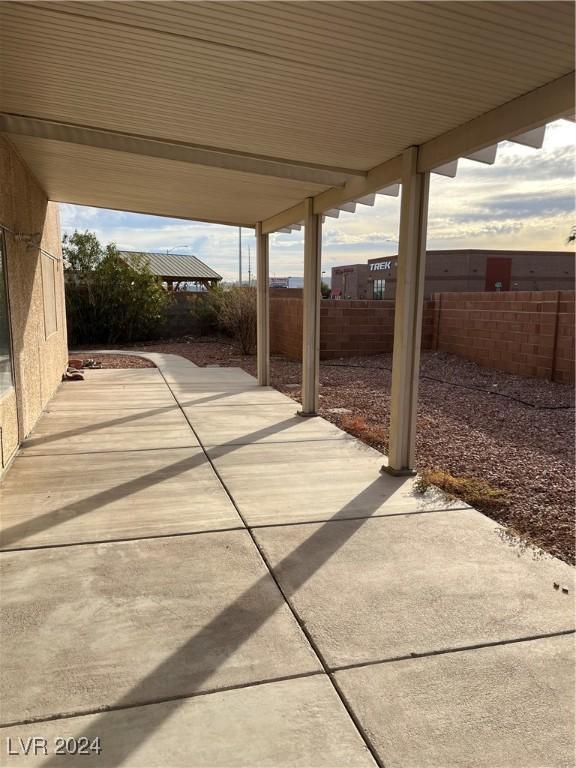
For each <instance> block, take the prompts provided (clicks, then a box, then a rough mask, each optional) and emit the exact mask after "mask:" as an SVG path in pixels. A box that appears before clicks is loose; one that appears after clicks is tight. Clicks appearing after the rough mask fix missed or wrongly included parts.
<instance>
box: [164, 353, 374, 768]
mask: <svg viewBox="0 0 576 768" xmlns="http://www.w3.org/2000/svg"><path fill="white" fill-rule="evenodd" d="M158 370H159V371H160V374H161V375H162V378H163V379H164V381H165V382H166V386H167V387H168V389H169V390H170V392H171V394H172V397H173V398H174V400H175V401H176V403H177V405H178V407H179V408H180V410H181V411H182V413H183V415H184V417H185V419H186V421H187V422H188V425H189V427H190V429H191V430H192V432H193V433H194V436H195V437H196V439H197V440H198V443H199V444H200V447H201V448H202V451H203V452H204V455H205V457H206V459H207V461H208V462H209V464H210V466H211V467H212V470H213V471H214V473H215V474H216V477H217V478H218V480H219V482H220V484H221V485H222V488H223V490H224V491H225V493H226V494H227V496H228V498H229V499H230V502H231V504H232V505H233V506H234V509H235V510H236V512H237V513H238V516H239V517H240V519H241V520H242V523H243V524H244V526H245V528H246V530H247V532H248V535H249V536H250V538H251V540H252V543H253V545H254V547H255V548H256V551H257V552H258V554H259V555H260V558H261V560H262V563H263V565H264V567H265V568H266V570H267V571H268V575H269V576H270V578H271V579H272V581H273V582H274V584H275V585H276V588H277V589H278V592H279V593H280V595H281V596H282V599H283V600H284V603H285V604H286V606H287V608H288V610H289V611H290V613H291V614H292V617H293V618H294V621H295V622H296V623H297V624H298V626H299V627H300V630H301V631H302V634H303V635H304V637H305V638H306V640H307V641H308V644H309V645H310V648H311V649H312V651H313V653H314V654H315V656H316V658H317V659H318V663H319V664H320V666H321V667H322V673H324V674H325V675H326V677H327V679H328V680H329V681H330V683H331V684H332V687H333V689H334V692H335V693H336V695H337V696H338V698H339V700H340V701H341V703H342V706H343V707H344V708H345V710H346V712H347V713H348V716H349V717H350V719H351V720H352V722H353V723H354V726H355V728H356V730H357V731H358V735H359V736H360V738H361V739H362V741H363V742H364V744H365V746H366V749H367V750H368V751H369V752H370V754H371V756H372V759H373V760H374V762H375V763H376V765H377V766H378V768H384V765H383V763H382V761H381V760H380V758H379V756H378V752H377V750H376V748H375V747H374V745H373V744H372V742H371V740H370V738H369V737H368V735H367V733H366V732H365V730H364V728H363V726H362V724H361V723H360V721H359V720H358V718H357V717H356V714H355V713H354V711H353V709H352V707H351V706H350V704H349V703H348V701H347V699H346V697H345V695H344V693H343V692H342V691H341V690H340V687H339V686H338V685H337V683H336V681H335V680H334V678H333V677H332V675H331V674H330V669H329V667H328V664H327V662H326V660H325V659H324V657H323V655H322V653H321V651H320V649H319V648H318V646H317V644H316V642H315V641H314V639H313V638H312V636H311V635H310V633H309V632H308V630H307V628H306V624H305V622H304V621H302V619H301V618H300V616H299V614H298V612H297V611H296V609H295V608H294V606H293V605H292V603H291V601H290V599H289V597H288V595H287V594H286V593H285V592H284V590H283V588H282V586H281V584H280V582H279V581H278V579H277V578H276V574H275V573H274V571H273V569H272V566H271V564H270V563H269V561H268V559H267V557H266V555H265V553H264V551H263V549H262V547H261V546H260V545H259V544H258V541H257V540H256V536H255V535H254V533H253V531H252V529H251V527H250V526H249V525H248V522H247V520H246V519H245V517H244V515H243V514H242V512H241V510H240V507H239V506H238V504H237V503H236V501H235V499H234V497H233V495H232V493H231V492H230V489H229V488H228V486H227V485H226V483H225V482H224V479H223V478H222V476H221V475H220V473H219V471H218V469H217V468H216V466H215V464H214V462H213V460H212V457H211V456H210V454H209V453H208V451H207V449H206V447H205V445H204V444H203V442H202V440H201V439H200V436H199V435H198V434H197V432H196V430H195V429H194V427H193V425H192V422H191V421H190V419H189V418H188V415H187V414H186V412H185V410H184V408H183V407H182V405H181V404H180V402H179V401H178V398H177V397H176V394H175V393H174V391H173V389H172V387H171V385H170V382H168V381H167V380H166V377H165V376H164V374H163V372H162V369H161V368H159V369H158ZM297 413H298V415H300V416H304V417H309V416H317V415H318V414H317V413H302V412H297ZM316 674H321V672H318V673H316ZM245 687H248V686H245Z"/></svg>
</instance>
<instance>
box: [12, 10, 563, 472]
mask: <svg viewBox="0 0 576 768" xmlns="http://www.w3.org/2000/svg"><path fill="white" fill-rule="evenodd" d="M0 22H1V27H0V29H1V30H2V33H1V34H2V39H1V41H0V42H1V46H0V48H1V51H2V53H1V57H2V58H1V67H2V84H1V90H0V97H1V104H2V107H1V108H2V110H3V114H0V131H4V132H5V133H6V134H7V135H8V137H9V139H10V140H11V141H12V142H13V143H14V144H15V145H16V147H17V149H18V151H19V152H20V153H21V155H22V157H23V159H24V161H25V162H26V163H27V164H28V165H29V167H30V169H31V170H32V172H33V173H34V174H35V175H36V177H37V178H38V180H39V182H40V183H41V185H42V186H43V187H44V189H45V191H46V192H47V194H48V196H49V197H50V198H51V199H52V200H56V201H64V202H69V203H80V204H84V205H92V206H101V207H106V208H118V209H121V210H127V211H138V212H141V213H152V214H161V215H166V216H176V217H181V218H189V219H197V220H204V221H213V222H218V223H221V224H233V225H237V226H254V227H255V228H256V241H257V251H258V253H257V275H258V381H259V383H260V384H262V385H266V384H268V383H269V378H270V375H269V374H270V355H269V348H270V343H269V336H270V331H269V294H268V275H269V256H268V248H269V243H268V235H269V233H271V232H274V231H277V230H283V229H286V228H288V229H290V228H292V227H294V226H295V227H300V226H301V223H302V222H303V223H304V225H305V226H304V295H303V354H302V411H301V415H303V416H314V415H316V413H317V410H318V404H319V336H320V332H319V325H320V279H321V257H320V243H321V234H322V217H323V216H337V215H338V213H339V211H340V210H343V209H344V210H354V208H355V205H356V203H358V202H359V203H364V204H368V205H371V204H373V203H374V196H375V194H376V193H379V192H381V193H388V194H390V193H397V192H398V183H399V182H400V183H401V184H402V200H401V212H400V236H399V248H398V253H399V257H398V264H399V266H398V282H397V292H396V309H395V325H394V355H393V365H392V368H393V373H392V387H391V407H390V440H389V458H388V464H387V465H386V466H385V469H386V470H387V471H391V472H392V473H412V472H413V470H414V465H415V458H414V457H415V430H416V413H417V410H416V404H417V392H418V371H419V352H420V341H419V339H420V335H421V325H422V302H423V290H424V266H425V254H426V225H427V210H428V192H429V177H430V172H436V173H443V174H445V175H454V174H455V170H456V164H457V161H458V158H460V157H466V158H470V159H473V160H476V161H478V162H484V163H493V162H494V159H495V155H496V148H497V144H498V142H499V141H502V140H504V139H511V140H513V141H516V142H518V143H521V144H527V145H529V146H541V143H542V140H543V136H544V127H545V125H546V123H547V122H549V121H551V120H554V119H556V118H559V117H566V116H568V117H573V114H574V71H573V69H574V5H573V3H571V2H555V1H554V0H552V1H550V2H531V1H530V2H524V1H522V0H520V1H519V2H504V1H503V2H476V1H475V0H467V1H461V2H386V1H383V2H362V1H358V2H332V1H331V0H328V1H327V2H300V1H299V0H295V1H287V0H286V1H284V2H268V1H267V0H263V1H262V2H191V3H178V2H173V3H163V2H122V3H119V2H98V3H95V2H74V1H71V2H66V3H62V2H42V3H36V2H26V3H15V2H3V3H2V4H1V5H0Z"/></svg>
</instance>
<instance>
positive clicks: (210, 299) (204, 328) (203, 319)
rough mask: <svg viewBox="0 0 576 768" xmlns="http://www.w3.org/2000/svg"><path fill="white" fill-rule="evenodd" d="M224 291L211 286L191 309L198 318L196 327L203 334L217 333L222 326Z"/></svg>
mask: <svg viewBox="0 0 576 768" xmlns="http://www.w3.org/2000/svg"><path fill="white" fill-rule="evenodd" d="M222 296H223V292H222V289H221V288H219V287H214V288H211V289H210V290H209V291H207V292H206V293H203V294H201V295H200V296H198V298H197V299H196V300H195V302H194V307H193V309H192V310H191V311H192V313H193V314H194V317H195V320H196V327H197V328H198V333H199V334H200V335H201V336H208V335H210V334H212V333H215V332H216V331H217V330H218V328H219V326H220V313H221V303H222Z"/></svg>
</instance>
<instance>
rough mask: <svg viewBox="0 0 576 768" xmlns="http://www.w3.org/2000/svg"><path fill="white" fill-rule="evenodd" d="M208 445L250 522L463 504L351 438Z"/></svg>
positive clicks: (390, 512) (403, 511) (293, 520)
mask: <svg viewBox="0 0 576 768" xmlns="http://www.w3.org/2000/svg"><path fill="white" fill-rule="evenodd" d="M297 418H299V417H297ZM191 419H192V420H193V421H195V417H194V415H191ZM234 419H236V414H234ZM207 450H208V454H209V456H210V458H211V459H212V461H213V462H214V465H215V467H216V469H217V470H218V473H219V474H220V477H221V478H222V480H223V481H224V483H225V485H226V487H227V488H228V491H229V492H230V493H231V494H232V496H233V498H234V501H235V502H236V504H237V505H238V507H239V508H240V511H241V512H242V515H243V516H244V517H245V519H246V521H247V522H248V524H249V525H251V526H257V525H274V524H277V523H296V522H311V521H320V520H330V519H333V518H340V519H343V518H355V517H376V516H380V515H397V514H406V513H407V512H422V511H428V510H437V509H450V508H463V507H466V504H464V503H463V502H460V501H458V502H450V501H447V500H446V499H445V498H443V497H442V496H441V494H439V493H438V492H433V491H432V490H429V491H427V492H426V493H425V494H421V493H418V492H417V491H416V490H415V488H414V480H413V479H407V478H401V477H392V476H390V475H388V474H384V473H382V472H381V471H380V470H381V467H382V464H383V463H384V456H382V454H381V453H378V451H375V450H373V449H372V448H369V447H368V446H366V445H365V444H364V443H362V442H360V441H359V440H355V439H353V438H350V439H348V440H331V441H327V442H324V441H322V440H316V441H314V440H312V441H310V442H292V443H291V442H286V443H269V442H266V444H265V445H263V444H256V445H242V446H238V447H236V448H235V450H233V451H231V450H230V447H229V446H224V447H221V446H218V447H213V448H208V449H207ZM311 489H314V490H313V494H312V493H311Z"/></svg>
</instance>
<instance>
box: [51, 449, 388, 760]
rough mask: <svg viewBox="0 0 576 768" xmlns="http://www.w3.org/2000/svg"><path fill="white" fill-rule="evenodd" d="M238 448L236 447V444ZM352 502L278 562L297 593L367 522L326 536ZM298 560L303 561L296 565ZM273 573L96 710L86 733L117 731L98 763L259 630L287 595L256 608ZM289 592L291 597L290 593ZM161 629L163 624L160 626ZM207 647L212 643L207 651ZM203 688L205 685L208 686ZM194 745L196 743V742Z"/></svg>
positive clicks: (137, 740)
mask: <svg viewBox="0 0 576 768" xmlns="http://www.w3.org/2000/svg"><path fill="white" fill-rule="evenodd" d="M231 450H233V447H232V448H231ZM383 481H384V478H381V477H378V478H376V479H375V480H374V481H373V482H372V483H371V484H370V485H369V486H368V487H367V488H366V489H365V490H364V491H363V492H362V493H361V494H359V496H358V497H356V499H355V500H354V504H355V505H358V504H359V503H360V504H361V503H362V502H363V500H364V499H366V504H367V505H368V503H370V504H373V502H374V500H375V498H376V495H375V489H376V487H377V486H378V485H379V484H381V483H382V482H383ZM380 503H382V497H381V496H380V497H379V504H380ZM347 507H348V505H346V506H344V507H343V508H342V509H341V510H339V512H338V513H337V514H335V515H334V516H333V517H332V518H331V519H330V520H329V521H327V522H326V523H324V524H323V525H321V526H320V528H318V529H316V530H315V531H314V532H313V533H312V534H311V535H310V537H309V538H308V539H307V540H306V541H305V542H303V543H302V544H300V545H299V546H298V547H297V548H296V549H295V550H293V551H292V552H291V553H290V554H289V555H287V557H285V558H284V559H283V560H282V561H281V562H280V563H278V565H277V566H276V570H278V571H280V570H290V571H291V572H292V573H293V574H297V578H295V579H293V580H292V586H291V590H292V592H291V593H290V594H292V593H293V592H295V591H296V590H297V589H299V588H300V587H301V586H302V585H303V584H304V583H306V581H308V579H310V577H311V576H313V574H314V573H315V572H316V571H317V570H318V569H319V568H321V567H322V565H323V564H324V563H326V562H327V561H328V560H329V559H330V557H332V556H333V555H334V554H335V553H336V552H337V551H338V550H339V549H340V548H341V547H342V546H343V545H344V544H345V543H346V542H347V541H348V540H349V539H350V538H351V537H352V536H353V535H354V533H355V532H356V531H357V530H358V529H359V528H360V527H361V526H362V525H363V524H364V522H365V520H367V519H370V516H369V511H370V510H369V509H368V508H367V509H366V513H367V514H368V516H367V517H366V518H363V519H355V520H352V521H350V520H349V521H348V522H349V524H348V525H345V526H340V525H338V526H334V528H333V529H332V531H331V533H332V535H331V536H330V538H329V540H328V541H327V540H326V537H325V528H326V526H327V525H329V524H330V523H331V522H333V521H335V520H338V519H341V518H343V519H346V517H347V514H348V509H347ZM296 566H298V567H296ZM270 578H271V576H270V574H269V573H266V575H265V576H263V577H262V578H260V579H259V580H258V581H257V582H256V583H255V584H253V586H252V587H250V589H248V590H246V591H245V592H244V593H243V594H242V595H241V596H240V597H239V598H238V599H237V600H236V601H235V602H234V603H233V604H231V605H230V606H228V607H227V608H226V609H225V610H223V611H222V612H221V613H220V614H219V615H218V616H216V617H215V618H214V619H213V620H212V621H211V622H210V623H209V624H208V625H206V626H205V627H203V628H202V629H201V630H200V631H199V632H198V633H197V634H195V635H194V636H193V637H191V638H190V639H189V640H188V641H187V642H186V643H185V645H183V646H182V647H181V648H180V649H179V650H178V651H177V652H176V653H175V654H173V655H172V656H170V657H169V658H168V659H166V660H165V661H164V662H162V663H161V664H159V665H158V666H157V667H156V668H155V669H154V670H153V671H152V672H150V673H149V674H148V675H146V677H144V678H143V679H142V680H141V682H140V683H138V685H136V686H135V687H134V688H132V689H131V690H130V691H129V692H128V693H127V694H126V695H125V696H123V697H122V698H121V699H119V700H118V701H116V702H115V704H114V705H113V708H112V709H111V711H108V712H105V713H103V714H101V715H99V716H97V717H96V718H95V719H94V720H93V722H92V723H91V724H90V726H89V727H88V728H87V729H86V730H85V731H84V732H83V733H82V736H86V737H88V738H91V739H93V738H95V737H96V736H98V735H99V736H100V737H101V739H102V741H103V742H104V741H105V739H106V734H108V733H110V734H117V738H114V740H113V741H112V742H110V741H108V742H107V743H106V750H103V752H102V754H101V755H99V756H98V757H96V758H94V759H93V763H92V764H93V765H95V766H96V765H98V766H100V768H115V767H116V766H121V765H122V764H123V762H124V761H125V760H126V759H127V758H128V756H129V755H130V754H131V753H132V752H134V751H135V750H136V749H139V748H141V747H142V745H143V743H144V742H145V741H146V740H147V739H150V738H153V737H154V732H155V730H156V729H158V728H159V727H160V726H161V725H162V723H163V722H164V721H165V720H166V719H168V718H169V717H170V716H171V715H172V713H173V712H174V711H176V710H177V709H178V707H180V706H181V705H182V703H183V702H184V701H185V700H186V699H185V697H186V696H190V695H193V694H194V693H196V692H198V691H199V690H200V687H201V686H202V685H205V683H206V681H208V680H209V679H210V677H211V676H212V675H213V673H214V672H215V671H216V670H217V669H218V668H219V667H220V666H221V665H222V664H223V663H224V662H225V661H226V659H228V658H229V657H230V656H231V655H232V654H233V653H234V651H235V650H236V649H237V648H239V647H240V646H241V645H242V644H243V643H244V642H246V640H248V638H249V637H250V636H251V635H252V634H254V633H255V632H256V631H257V630H258V629H259V628H260V627H261V626H262V625H263V624H264V623H265V622H266V621H267V620H268V619H269V618H270V617H271V616H272V615H273V614H274V613H275V612H276V611H277V610H278V609H279V608H280V607H281V606H282V605H284V598H283V596H282V594H281V593H280V591H279V590H278V592H277V599H276V600H275V601H267V603H266V606H262V609H261V610H259V611H258V612H255V611H254V610H253V606H254V603H255V601H256V602H258V600H259V595H260V593H261V590H262V589H263V587H264V586H265V585H266V583H267V582H268V583H269V580H270ZM290 594H288V595H287V597H290ZM231 626H233V627H234V637H233V638H232V640H233V643H231V642H230V640H231V632H230V627H231ZM159 631H161V629H160V628H159ZM206 649H210V652H209V654H206ZM200 654H204V656H205V657H206V656H207V658H206V664H205V666H204V667H203V668H202V670H201V671H196V672H193V673H192V674H191V675H190V676H189V678H188V679H187V681H186V688H187V690H186V691H183V692H179V693H178V696H180V697H182V698H178V699H174V700H173V701H165V702H164V703H163V704H162V706H160V707H150V709H148V710H147V713H146V718H145V720H143V722H145V729H144V728H143V729H139V728H133V729H128V728H126V729H124V728H122V727H121V726H120V727H119V722H118V721H119V720H121V718H122V711H118V710H122V709H123V708H126V707H134V706H137V705H144V704H153V703H154V702H155V701H158V693H157V691H158V688H159V686H160V683H161V681H163V680H165V679H166V677H169V678H170V677H173V676H174V674H175V672H176V671H177V670H182V668H186V666H187V665H188V666H191V667H192V668H194V669H196V670H197V669H198V656H199V655H200ZM203 692H204V691H203ZM191 749H193V747H192V745H191ZM191 757H192V753H191ZM91 760H92V758H87V762H86V764H87V765H90V764H91ZM61 765H62V762H60V761H59V759H58V758H57V757H53V758H51V759H49V760H48V761H47V762H46V763H45V766H46V768H55V766H61Z"/></svg>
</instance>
